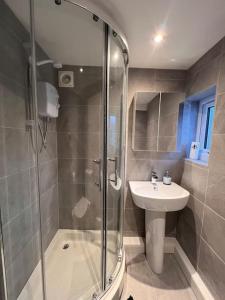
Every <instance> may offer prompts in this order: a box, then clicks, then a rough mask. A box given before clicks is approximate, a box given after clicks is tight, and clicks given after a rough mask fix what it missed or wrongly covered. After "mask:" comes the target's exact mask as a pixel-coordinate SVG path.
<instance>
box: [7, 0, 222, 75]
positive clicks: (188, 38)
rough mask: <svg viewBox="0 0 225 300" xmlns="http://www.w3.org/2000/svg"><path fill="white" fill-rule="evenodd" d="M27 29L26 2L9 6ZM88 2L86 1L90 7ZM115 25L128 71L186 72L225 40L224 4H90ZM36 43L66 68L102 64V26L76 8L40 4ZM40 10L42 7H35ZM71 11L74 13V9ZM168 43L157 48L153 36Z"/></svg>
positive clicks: (215, 0) (176, 0) (49, 0)
mask: <svg viewBox="0 0 225 300" xmlns="http://www.w3.org/2000/svg"><path fill="white" fill-rule="evenodd" d="M6 2H7V3H8V4H9V5H10V7H11V8H12V9H13V10H14V12H15V14H16V15H17V16H18V18H19V19H20V20H21V21H22V22H23V24H25V25H26V26H27V21H26V19H27V17H28V14H27V12H26V9H21V3H23V5H24V6H25V5H26V3H27V2H28V1H27V0H20V1H15V0H6ZM87 2H88V1H87ZM91 2H92V4H93V3H94V4H95V5H96V6H98V7H100V8H101V9H102V10H103V11H104V12H106V14H107V15H108V16H109V17H110V18H111V19H112V20H114V21H115V23H116V24H117V25H118V27H119V28H120V29H121V31H122V32H123V33H124V34H125V36H126V38H127V42H128V45H129V49H130V66H131V67H140V68H161V69H163V68H169V69H188V68H189V67H190V66H191V65H193V64H194V63H195V62H196V61H197V60H198V59H199V58H200V57H201V56H202V55H203V54H204V53H205V52H207V51H208V50H209V49H210V48H211V47H212V46H213V45H215V44H216V43H217V42H218V41H219V40H220V39H221V38H222V37H223V36H224V35H225V1H224V0H139V1H137V0H107V1H105V0H92V1H91ZM35 3H36V8H37V10H36V25H37V26H36V29H37V40H38V42H39V43H40V45H41V46H42V47H43V48H44V50H45V51H46V52H47V54H48V55H49V56H50V57H51V58H52V59H54V60H57V61H60V62H62V63H69V64H78V65H99V64H102V40H103V35H102V23H101V22H98V23H94V22H93V21H92V18H91V17H90V16H89V15H88V14H87V13H86V12H85V11H82V12H81V10H80V9H77V8H76V6H73V5H71V4H68V3H64V5H62V6H61V7H59V6H58V7H57V6H55V4H54V1H53V0H38V1H37V0H36V1H35ZM37 4H38V5H37ZM72 6H73V7H72ZM157 33H162V34H163V35H164V40H163V42H162V43H161V44H159V45H155V44H154V42H153V38H154V35H155V34H157Z"/></svg>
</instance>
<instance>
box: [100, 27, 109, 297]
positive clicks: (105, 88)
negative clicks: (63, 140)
mask: <svg viewBox="0 0 225 300" xmlns="http://www.w3.org/2000/svg"><path fill="white" fill-rule="evenodd" d="M108 66H109V26H108V25H107V24H106V23H104V57H103V97H102V98H103V141H102V144H103V164H102V174H103V194H102V212H103V214H102V260H101V280H102V291H104V290H105V289H106V263H107V261H106V260H107V213H106V210H107V189H108V188H107V186H108V185H107V180H105V179H106V178H107V169H108V166H107V165H108V158H107V156H108V154H107V138H108V136H107V117H108V98H109V91H108V81H109V68H108Z"/></svg>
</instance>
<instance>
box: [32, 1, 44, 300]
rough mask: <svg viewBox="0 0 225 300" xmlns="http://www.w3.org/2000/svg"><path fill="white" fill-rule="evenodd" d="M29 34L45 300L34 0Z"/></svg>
mask: <svg viewBox="0 0 225 300" xmlns="http://www.w3.org/2000/svg"><path fill="white" fill-rule="evenodd" d="M30 35H31V75H32V76H31V77H32V101H33V104H34V124H35V130H34V140H35V149H36V151H35V170H36V176H35V178H36V180H35V181H36V182H35V183H36V186H37V187H38V188H37V196H38V210H39V230H40V234H39V237H40V248H41V270H42V288H43V297H44V298H43V299H44V300H46V299H47V296H46V276H45V270H46V269H45V256H44V246H43V240H42V217H41V197H40V180H39V155H38V151H37V149H38V147H37V145H38V134H37V128H38V118H39V116H38V102H37V101H38V100H37V72H36V42H35V12H34V0H30Z"/></svg>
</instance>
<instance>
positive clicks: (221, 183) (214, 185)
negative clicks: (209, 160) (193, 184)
mask: <svg viewBox="0 0 225 300" xmlns="http://www.w3.org/2000/svg"><path fill="white" fill-rule="evenodd" d="M206 204H207V205H208V206H209V207H211V208H212V209H213V210H214V211H215V212H217V213H218V214H220V215H221V216H223V217H224V218H225V174H222V173H219V172H216V171H211V170H210V172H209V180H208V188H207V193H206Z"/></svg>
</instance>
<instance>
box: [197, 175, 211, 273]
mask: <svg viewBox="0 0 225 300" xmlns="http://www.w3.org/2000/svg"><path fill="white" fill-rule="evenodd" d="M208 183H209V169H208V170H207V179H206V188H205V196H204V200H205V201H204V204H203V213H202V220H201V230H200V240H199V247H198V254H197V268H198V266H199V260H200V248H201V237H202V232H203V224H204V218H205V207H206V204H205V202H206V195H207V191H208Z"/></svg>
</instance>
